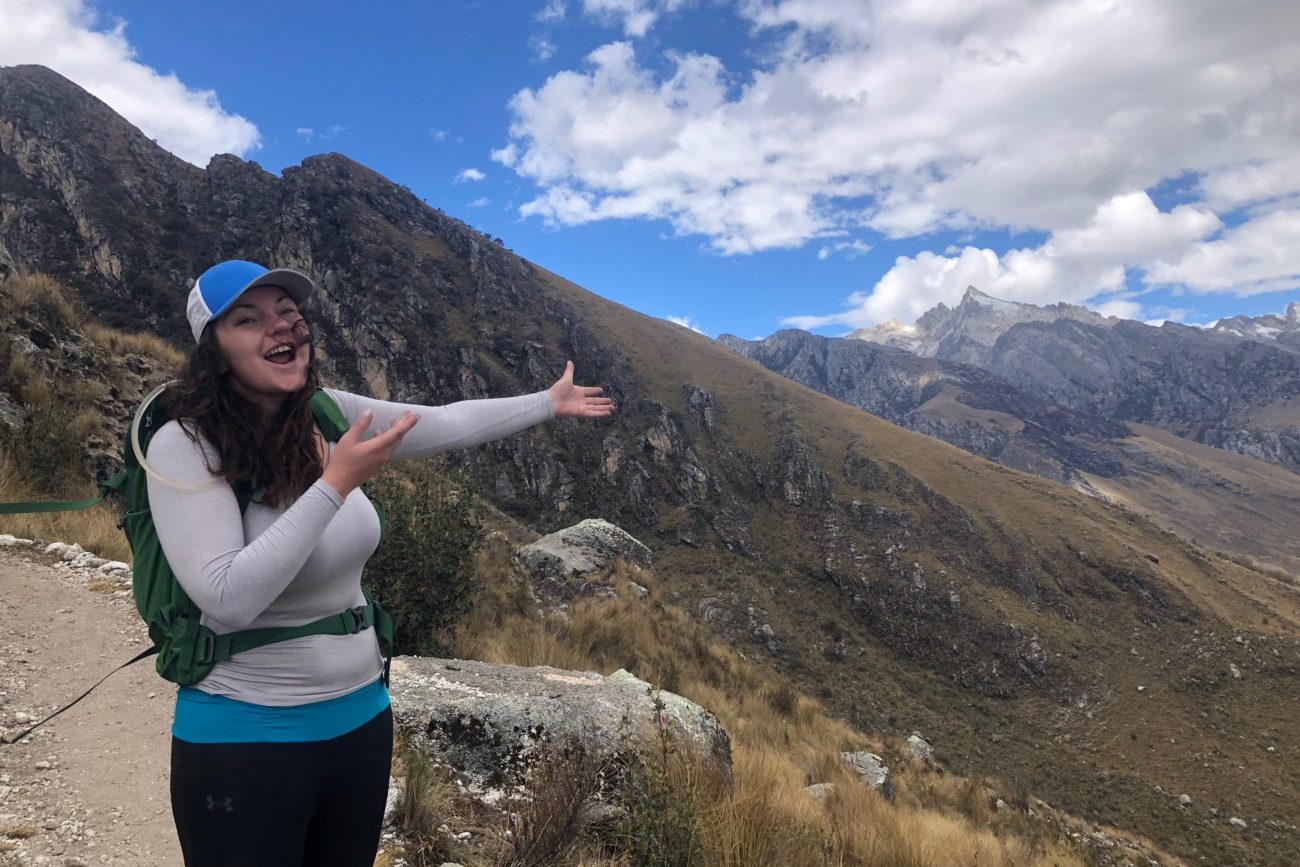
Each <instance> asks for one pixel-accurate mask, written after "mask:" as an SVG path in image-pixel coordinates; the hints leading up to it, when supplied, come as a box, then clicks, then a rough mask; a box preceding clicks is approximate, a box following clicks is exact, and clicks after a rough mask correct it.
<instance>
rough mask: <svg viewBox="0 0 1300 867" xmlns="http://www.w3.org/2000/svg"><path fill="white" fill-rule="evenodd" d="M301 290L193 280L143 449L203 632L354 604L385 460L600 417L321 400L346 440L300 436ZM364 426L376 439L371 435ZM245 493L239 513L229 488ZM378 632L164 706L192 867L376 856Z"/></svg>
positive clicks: (282, 275)
mask: <svg viewBox="0 0 1300 867" xmlns="http://www.w3.org/2000/svg"><path fill="white" fill-rule="evenodd" d="M312 291H313V286H312V283H311V281H310V280H309V279H308V278H307V277H305V276H304V275H302V274H299V273H297V272H294V271H288V270H275V271H268V270H267V269H266V268H263V267H262V266H260V265H256V264H254V263H251V262H243V261H228V262H222V263H221V264H219V265H215V266H213V267H212V268H210V269H209V270H208V271H206V272H204V273H203V275H201V276H200V277H199V278H198V280H196V281H195V285H194V288H193V290H192V291H191V293H190V298H189V304H188V308H187V314H188V318H189V321H190V326H191V329H192V331H193V333H194V338H195V341H196V343H197V345H196V347H195V349H194V351H193V353H192V354H191V356H190V358H189V361H188V362H187V365H186V367H185V369H184V372H183V374H182V377H181V381H180V383H179V384H178V385H177V386H175V387H174V388H173V389H172V390H171V391H170V392H169V395H168V400H169V414H170V417H171V418H173V419H178V420H179V421H172V422H168V423H167V424H166V425H165V426H163V427H162V428H160V429H159V430H158V432H157V433H156V434H155V435H154V437H153V438H152V440H151V441H150V443H149V446H148V451H147V456H146V457H147V460H148V462H149V464H151V465H152V467H153V469H154V470H155V471H157V473H158V475H159V476H161V477H162V478H161V479H159V478H155V476H154V475H153V474H151V475H150V477H149V482H148V485H149V488H148V490H149V502H150V507H151V511H152V513H153V516H154V524H155V526H156V528H157V531H158V537H159V540H160V542H161V544H162V548H163V551H164V553H165V554H166V556H167V560H168V562H169V563H170V565H171V567H172V569H173V571H174V572H175V574H176V577H177V580H178V581H179V582H180V584H181V586H182V587H183V588H184V590H185V591H186V593H187V594H188V595H189V596H190V598H191V599H193V600H194V602H195V603H196V604H197V605H198V607H199V608H200V610H202V612H203V623H204V625H206V626H208V627H210V628H211V629H213V630H214V631H215V632H217V633H219V634H223V633H227V632H234V631H239V630H243V629H250V628H261V627H284V626H296V625H299V624H303V623H308V622H311V621H313V620H316V619H318V618H321V617H325V616H327V615H330V614H336V613H338V612H340V611H344V610H346V609H348V608H352V607H355V606H358V605H362V604H364V598H363V596H362V592H361V585H360V578H361V570H362V567H363V566H364V565H365V562H366V560H367V559H368V558H369V556H370V555H371V554H372V553H373V552H374V550H375V546H376V545H377V544H378V541H379V521H378V518H377V516H376V513H375V510H374V508H373V507H372V506H371V504H370V502H369V500H367V499H366V496H365V494H363V493H362V492H361V490H360V489H359V487H360V485H361V484H362V483H363V482H365V481H366V480H367V479H369V478H370V477H371V476H373V475H374V474H375V473H376V472H378V470H379V469H380V468H381V467H383V466H384V464H386V463H388V461H390V460H394V459H401V458H415V457H425V456H428V455H432V454H435V453H437V452H441V451H445V450H447V449H451V448H463V447H467V446H472V445H476V444H479V443H484V442H488V441H490V440H493V439H497V438H500V437H504V436H509V435H511V434H515V433H518V432H519V431H522V430H524V429H526V428H528V427H530V426H532V425H534V424H537V423H538V422H541V421H545V420H547V419H550V418H562V417H582V418H601V417H604V416H608V415H609V414H610V413H612V412H613V410H614V407H613V403H612V401H610V400H609V399H608V398H604V397H601V390H600V389H599V388H582V387H578V386H575V385H574V384H573V365H572V363H571V362H570V363H569V364H568V365H567V367H566V369H565V372H564V376H563V377H561V379H560V380H559V381H558V382H556V383H555V384H554V385H553V386H551V387H550V388H549V389H547V390H546V391H544V392H539V393H537V394H532V395H525V396H522V397H514V398H505V399H500V400H475V401H462V402H460V403H456V404H451V405H448V406H444V407H422V406H415V405H404V404H397V403H389V402H386V401H379V400H373V399H370V398H366V397H362V396H360V395H355V394H348V393H346V392H339V391H333V390H328V393H329V394H330V396H331V397H332V398H333V399H334V401H335V402H336V403H337V404H338V407H339V409H340V410H341V411H342V413H343V415H344V416H345V417H346V418H347V420H348V421H349V423H350V429H349V430H348V432H347V434H345V435H344V436H343V437H342V438H341V439H340V440H339V441H338V442H337V443H332V444H331V443H327V442H326V441H325V438H324V437H323V436H322V435H321V432H320V429H319V428H318V427H317V426H316V424H315V421H314V417H313V415H312V411H311V407H310V404H309V402H310V400H311V397H312V395H313V394H314V393H315V392H316V390H317V389H318V387H319V386H318V383H317V378H316V372H315V369H314V349H313V346H312V338H311V329H310V326H309V323H308V321H307V319H306V318H305V316H304V314H303V311H302V307H301V305H303V304H304V302H306V300H307V299H308V297H310V295H311V294H312ZM371 428H373V429H375V430H376V431H378V433H375V434H374V435H373V436H370V435H368V434H369V432H370V430H371ZM240 482H243V483H246V484H250V483H251V484H252V485H253V486H255V490H256V493H255V494H254V497H253V500H252V502H250V503H248V505H247V507H246V508H245V509H243V510H242V511H241V509H240V504H239V502H238V501H237V498H236V495H235V493H234V489H233V488H232V483H240ZM381 669H382V658H381V655H380V652H379V648H378V644H377V641H376V638H375V630H374V629H368V630H364V631H360V632H357V633H356V634H354V635H342V636H339V635H312V636H307V637H303V638H297V639H293V640H290V641H285V642H281V643H279V644H272V645H268V646H265V647H259V648H256V649H254V650H249V651H246V652H244V653H240V654H236V655H235V656H233V657H231V658H230V659H229V660H228V661H227V662H223V663H220V664H218V665H217V666H216V668H214V669H213V671H212V672H211V674H209V675H208V676H207V677H205V678H204V679H203V680H202V681H200V682H199V683H198V684H197V685H196V686H195V687H183V688H181V689H180V690H179V691H178V696H177V702H176V716H175V722H174V725H173V729H172V734H173V738H172V778H171V793H172V812H173V815H174V818H175V821H176V827H177V831H178V834H179V836H180V841H181V848H182V850H183V852H184V855H185V863H186V865H188V867H209V865H230V867H234V865H239V867H256V865H268V867H272V865H273V867H285V865H300V864H301V865H312V867H317V865H340V867H343V865H348V867H351V865H357V867H360V865H366V867H369V865H370V864H371V863H372V862H373V859H374V856H375V851H376V848H377V846H378V840H379V831H380V825H381V822H382V817H383V809H384V800H385V796H386V793H387V787H388V770H389V764H390V762H391V753H392V714H391V711H390V709H389V704H388V692H387V689H386V688H385V686H384V684H383V682H382V679H381Z"/></svg>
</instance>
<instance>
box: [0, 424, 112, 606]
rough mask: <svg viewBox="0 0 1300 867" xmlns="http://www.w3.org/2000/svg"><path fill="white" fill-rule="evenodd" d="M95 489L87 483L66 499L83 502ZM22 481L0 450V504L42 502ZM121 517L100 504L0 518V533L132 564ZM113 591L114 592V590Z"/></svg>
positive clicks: (18, 473)
mask: <svg viewBox="0 0 1300 867" xmlns="http://www.w3.org/2000/svg"><path fill="white" fill-rule="evenodd" d="M97 493H98V491H97V489H96V488H95V486H94V485H92V484H90V483H86V484H85V485H84V486H83V487H81V488H79V489H76V490H74V491H73V492H71V493H70V494H69V495H68V496H69V499H82V498H89V497H93V496H96V494H97ZM41 499H45V498H43V497H40V496H37V495H36V494H35V492H33V491H32V490H31V487H30V486H29V485H28V483H27V482H26V481H25V480H24V479H23V477H22V474H21V473H20V472H19V471H18V468H17V467H16V466H15V465H14V462H13V459H12V458H11V457H10V456H9V454H8V453H7V452H6V451H5V450H4V449H3V448H0V502H4V503H14V502H24V501H29V500H41ZM119 519H120V514H119V512H118V509H117V507H116V506H114V505H111V504H109V503H101V504H99V505H98V506H95V507H93V508H90V509H82V510H80V511H76V512H52V513H48V514H32V515H4V516H0V533H8V534H10V535H13V536H17V537H19V538H22V539H44V540H46V541H51V542H54V541H59V542H77V543H78V544H80V545H81V547H82V548H84V549H86V550H87V551H92V552H94V554H95V556H97V557H103V558H104V559H106V560H121V561H123V562H127V563H129V562H130V561H131V548H130V546H128V545H127V543H126V536H125V535H123V533H122V531H121V529H119V528H118V526H117V522H118V520H119ZM114 589H116V588H114Z"/></svg>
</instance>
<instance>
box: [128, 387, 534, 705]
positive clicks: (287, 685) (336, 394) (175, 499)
mask: <svg viewBox="0 0 1300 867" xmlns="http://www.w3.org/2000/svg"><path fill="white" fill-rule="evenodd" d="M327 391H328V392H329V394H330V396H331V397H333V398H334V400H335V401H336V402H337V403H338V406H339V409H340V410H342V412H343V415H344V416H345V417H346V418H347V419H348V422H349V423H353V422H355V421H356V420H357V419H358V418H360V416H361V413H362V412H363V411H364V410H366V409H370V410H371V411H373V412H374V420H373V421H372V422H371V425H370V431H372V432H380V431H385V430H387V429H388V427H389V426H390V425H391V424H392V423H393V421H395V420H396V419H397V418H398V417H399V416H401V415H402V413H403V412H406V411H408V410H409V411H411V412H413V413H416V414H417V415H419V416H420V421H419V423H418V424H416V425H415V427H414V428H412V429H411V430H410V432H409V433H407V434H406V437H405V438H404V439H403V440H402V443H401V445H400V446H398V448H397V451H396V453H395V454H394V456H393V458H394V460H399V459H402V458H419V457H428V456H429V455H433V454H437V453H439V452H443V451H447V450H449V449H454V448H467V447H469V446H474V445H478V444H480V443H485V442H490V441H492V440H495V439H500V438H501V437H506V436H510V435H511V434H515V433H519V432H520V431H522V430H525V429H527V428H529V427H531V426H533V425H535V424H537V423H539V422H542V421H546V420H547V419H550V418H552V417H553V416H554V414H555V410H554V407H553V405H552V403H551V400H550V398H549V397H548V396H547V395H546V393H545V392H538V393H537V394H530V395H524V396H521V397H511V398H500V399H493V400H467V401H461V402H460V403H453V404H449V405H447V406H441V407H426V406H417V405H411V404H401V403H391V402H387V401H380V400H374V399H372V398H366V397H362V396H360V395H355V394H349V393H347V392H341V391H335V390H333V389H327ZM330 449H331V451H332V450H333V444H331V445H330ZM215 454H216V452H215V449H214V448H213V446H212V445H211V444H210V443H208V442H207V441H206V440H205V439H203V438H202V437H200V440H199V442H198V443H195V442H194V441H193V440H191V439H190V438H189V437H188V436H186V434H185V432H184V431H183V430H181V427H180V425H179V424H178V423H177V422H174V421H173V422H169V423H167V424H166V425H164V426H163V427H162V428H161V429H159V431H158V432H157V433H156V434H155V435H154V437H153V439H152V440H151V441H150V442H149V447H148V449H147V450H146V459H147V460H148V462H149V464H150V465H151V466H152V467H153V468H154V470H156V471H157V472H158V473H159V474H160V475H162V476H163V477H164V478H165V479H167V480H169V481H172V482H175V483H179V485H180V486H178V485H174V484H168V483H167V482H164V481H161V480H159V479H156V478H154V477H153V476H152V475H151V476H150V477H149V480H148V485H149V506H150V510H151V511H152V513H153V520H154V526H155V527H156V528H157V530H158V539H159V541H160V542H161V543H162V549H163V553H164V554H166V555H167V562H168V563H169V564H170V565H171V567H172V571H173V572H175V574H176V579H177V581H179V582H180V585H181V587H182V588H184V590H185V592H186V593H187V594H189V597H190V598H191V599H192V600H194V603H195V604H196V605H197V606H198V607H199V610H201V611H202V612H203V621H202V622H203V624H204V625H205V626H208V627H209V628H211V629H212V630H213V631H214V632H216V633H218V634H224V633H227V632H235V631H238V630H242V629H255V628H261V627H268V626H297V625H300V624H303V623H310V622H311V621H313V620H317V619H319V618H321V617H325V616H327V615H330V614H337V613H338V612H340V611H343V610H344V609H346V608H351V607H354V606H356V605H361V604H364V597H363V596H362V593H361V570H362V567H363V566H365V563H366V560H368V559H369V558H370V555H371V554H373V553H374V551H375V547H376V546H377V545H378V543H379V518H378V515H377V514H376V513H375V509H374V507H373V506H372V505H371V504H370V501H369V500H368V499H367V498H366V496H365V494H364V493H362V492H361V490H359V489H358V490H354V491H352V493H350V494H349V495H348V496H347V498H346V499H344V498H343V497H340V496H339V494H338V492H336V491H335V490H334V489H333V488H331V487H330V486H329V485H328V484H327V483H326V482H325V481H324V480H317V481H316V483H315V484H313V485H312V486H311V487H310V488H308V489H307V491H306V492H305V493H304V494H303V495H302V496H301V497H299V498H298V499H297V500H296V501H294V502H293V503H292V504H290V505H289V506H288V507H287V508H283V509H272V508H269V507H267V506H265V505H263V504H261V503H257V502H254V503H250V504H249V506H248V508H247V509H246V510H245V511H244V512H243V513H242V514H241V513H240V511H239V504H238V502H237V501H236V499H235V494H234V491H233V490H232V489H231V487H230V485H229V484H227V483H226V482H225V481H224V480H223V479H222V478H221V477H220V476H219V475H215V474H213V473H210V472H209V471H208V469H207V466H206V465H205V458H209V457H210V456H215ZM208 462H210V463H211V464H212V466H214V467H220V460H219V459H216V458H215V457H210V459H209V461H208ZM181 486H184V487H181ZM196 488H197V490H196ZM380 669H381V659H380V656H379V650H378V643H377V641H376V639H375V636H374V632H373V630H367V631H365V632H360V633H357V634H356V635H341V636H339V635H312V636H307V637H305V638H297V639H293V640H290V641H284V642H280V643H279V644H271V645H268V646H266V647H260V648H257V649H255V650H250V651H247V652H245V653H240V654H237V655H236V656H234V657H232V658H231V659H230V660H229V661H227V662H223V663H220V664H219V665H217V666H216V668H214V669H213V671H212V673H211V674H209V675H208V676H207V677H206V678H204V679H203V680H202V681H201V682H200V683H199V684H198V688H199V689H201V690H203V691H204V692H208V693H211V694H213V695H224V696H229V697H231V698H236V699H240V700H242V701H249V702H253V703H256V704H262V705H271V706H291V705H299V704H306V703H308V702H315V701H324V700H326V699H331V698H337V697H338V696H341V695H346V694H347V693H349V692H352V691H353V690H355V689H358V688H360V687H362V686H365V685H366V684H368V683H372V682H373V681H374V680H375V679H376V678H378V677H379V675H380Z"/></svg>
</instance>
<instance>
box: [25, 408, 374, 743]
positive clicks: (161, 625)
mask: <svg viewBox="0 0 1300 867" xmlns="http://www.w3.org/2000/svg"><path fill="white" fill-rule="evenodd" d="M164 388H166V386H160V387H159V388H157V389H155V390H154V391H153V392H152V393H151V394H150V395H149V396H148V397H146V398H145V399H144V402H143V403H142V404H141V406H140V408H139V410H137V411H136V414H135V417H134V419H133V420H132V422H131V427H130V430H129V431H128V433H127V436H126V442H125V443H124V445H123V447H122V459H123V463H124V464H125V468H124V469H123V471H122V472H120V473H118V474H117V475H116V476H113V477H112V478H111V479H108V480H107V481H104V482H102V483H100V492H101V493H100V496H99V497H96V498H93V499H90V500H81V501H77V502H57V503H0V515H4V514H18V513H24V512H55V511H70V510H73V509H84V508H88V507H90V506H93V505H96V504H97V503H99V502H101V501H102V500H103V499H104V497H105V496H108V495H109V494H111V493H115V492H116V493H121V494H122V495H123V496H124V497H125V500H126V516H125V517H124V518H123V519H122V522H121V526H122V529H123V530H124V531H125V532H126V538H127V542H128V543H129V544H130V546H131V554H132V559H133V563H132V580H131V585H132V592H133V594H134V596H135V605H136V609H137V610H138V611H139V612H140V617H141V618H143V619H144V622H145V623H146V624H147V626H148V628H149V638H150V640H151V641H152V642H153V646H151V647H150V648H148V649H147V650H145V651H143V652H142V653H140V654H139V655H137V656H135V657H134V658H132V659H130V660H128V661H127V662H125V663H123V664H122V665H120V666H118V668H115V669H113V671H111V672H109V674H108V675H105V676H104V678H103V679H101V680H100V681H99V682H98V683H96V684H95V686H99V684H100V683H103V682H104V680H105V679H107V678H108V676H109V675H112V674H113V673H114V672H116V671H118V670H119V669H121V668H125V667H126V666H128V665H131V664H132V663H134V662H138V661H139V660H141V659H144V658H145V657H148V656H152V655H153V654H155V653H156V654H157V655H158V660H157V663H156V666H155V667H156V669H157V671H158V674H160V675H161V676H162V677H164V678H165V679H167V680H169V681H171V682H173V683H175V684H178V685H180V686H191V685H193V684H196V683H198V682H199V681H201V680H202V679H203V678H204V677H206V676H207V675H208V673H209V672H211V671H212V669H213V667H214V666H216V665H217V663H219V662H224V661H226V660H228V659H230V657H232V656H234V655H235V654H236V653H243V652H244V651H246V650H252V649H253V648H255V647H264V646H266V645H268V644H275V643H278V642H281V641H288V640H289V639H292V638H301V637H303V636H307V635H352V634H354V633H357V632H360V631H362V630H364V629H375V630H376V636H377V638H378V639H379V645H380V650H381V651H382V652H383V655H384V682H385V683H387V682H388V662H389V660H390V658H391V655H392V648H393V621H392V618H390V617H389V616H388V614H387V613H386V612H385V611H384V610H383V608H382V607H380V605H379V603H378V602H377V601H375V600H374V599H373V598H371V596H370V594H369V593H366V594H365V599H366V604H365V605H362V606H357V607H356V608H350V609H348V610H346V611H341V612H339V613H338V614H331V615H330V616H328V617H323V618H321V619H319V620H315V621H312V622H311V623H306V624H303V625H302V626H293V627H272V628H267V629H245V630H241V631H239V632H229V633H226V634H224V635H217V634H216V633H215V632H213V631H212V630H211V629H209V628H208V627H206V626H203V625H202V624H201V623H200V622H199V621H200V617H201V616H202V613H201V612H200V611H199V608H198V606H197V605H195V604H194V602H193V601H192V600H191V599H190V598H189V596H187V595H186V593H185V591H184V590H183V589H182V588H181V586H180V583H179V582H177V580H176V576H175V574H174V573H173V572H172V569H171V566H170V565H169V564H168V563H167V558H166V556H164V555H163V550H162V545H161V543H160V542H159V541H158V533H157V530H156V529H155V528H154V523H153V515H152V514H151V513H150V511H149V492H148V474H149V473H150V472H152V470H151V469H150V468H149V467H148V465H147V464H146V463H145V462H144V461H142V460H141V456H143V455H144V453H145V451H146V449H147V448H148V446H149V440H150V439H152V438H153V435H154V434H155V433H157V431H158V429H159V428H161V427H162V426H163V425H164V424H166V423H167V422H168V421H169V420H170V419H169V418H168V416H167V413H166V410H165V409H164V408H163V407H162V406H161V405H160V404H159V403H158V402H157V401H156V400H155V399H156V398H157V397H158V395H159V394H160V393H161V392H162V391H163V389H164ZM311 408H312V413H313V415H315V417H316V424H317V425H319V426H320V429H321V432H322V433H323V434H324V435H325V438H326V439H327V440H328V441H330V442H338V440H339V438H340V437H342V436H343V434H345V433H346V432H347V430H348V422H347V419H346V418H344V417H343V413H342V412H340V411H339V408H338V405H337V404H336V403H335V402H334V400H333V399H332V398H331V397H330V396H329V395H328V394H326V393H325V391H324V390H320V391H317V392H316V393H315V394H314V395H312V399H311ZM232 487H233V488H234V491H235V497H236V498H237V499H238V501H239V509H240V511H241V512H242V511H243V510H244V509H246V508H247V507H248V504H249V502H250V501H251V500H252V497H253V486H252V484H251V483H247V482H243V483H234V484H233V485H232ZM379 514H380V526H381V528H382V526H383V519H384V514H383V510H382V509H379ZM95 686H92V687H91V688H90V689H88V690H86V692H84V693H82V694H81V695H80V696H78V697H77V698H76V699H75V700H74V701H72V702H71V703H70V704H68V705H66V706H65V707H62V708H60V709H59V710H57V711H55V712H54V713H52V714H50V715H49V716H48V717H46V718H45V719H43V720H41V721H40V722H38V723H36V725H33V726H32V727H31V728H29V729H27V730H26V731H24V732H22V733H21V734H19V735H17V736H14V737H11V738H6V739H5V742H6V743H14V742H16V741H18V740H19V739H21V738H23V737H25V736H26V735H27V734H28V733H30V732H31V731H33V730H34V729H35V728H37V726H40V725H43V724H44V723H45V722H47V721H49V720H51V719H53V718H54V717H55V716H58V715H59V714H61V713H63V711H65V710H67V709H68V708H70V707H72V706H73V705H74V704H76V703H77V702H79V701H81V699H83V698H85V697H86V696H87V695H89V694H90V692H91V691H92V690H93V689H94V688H95Z"/></svg>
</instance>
